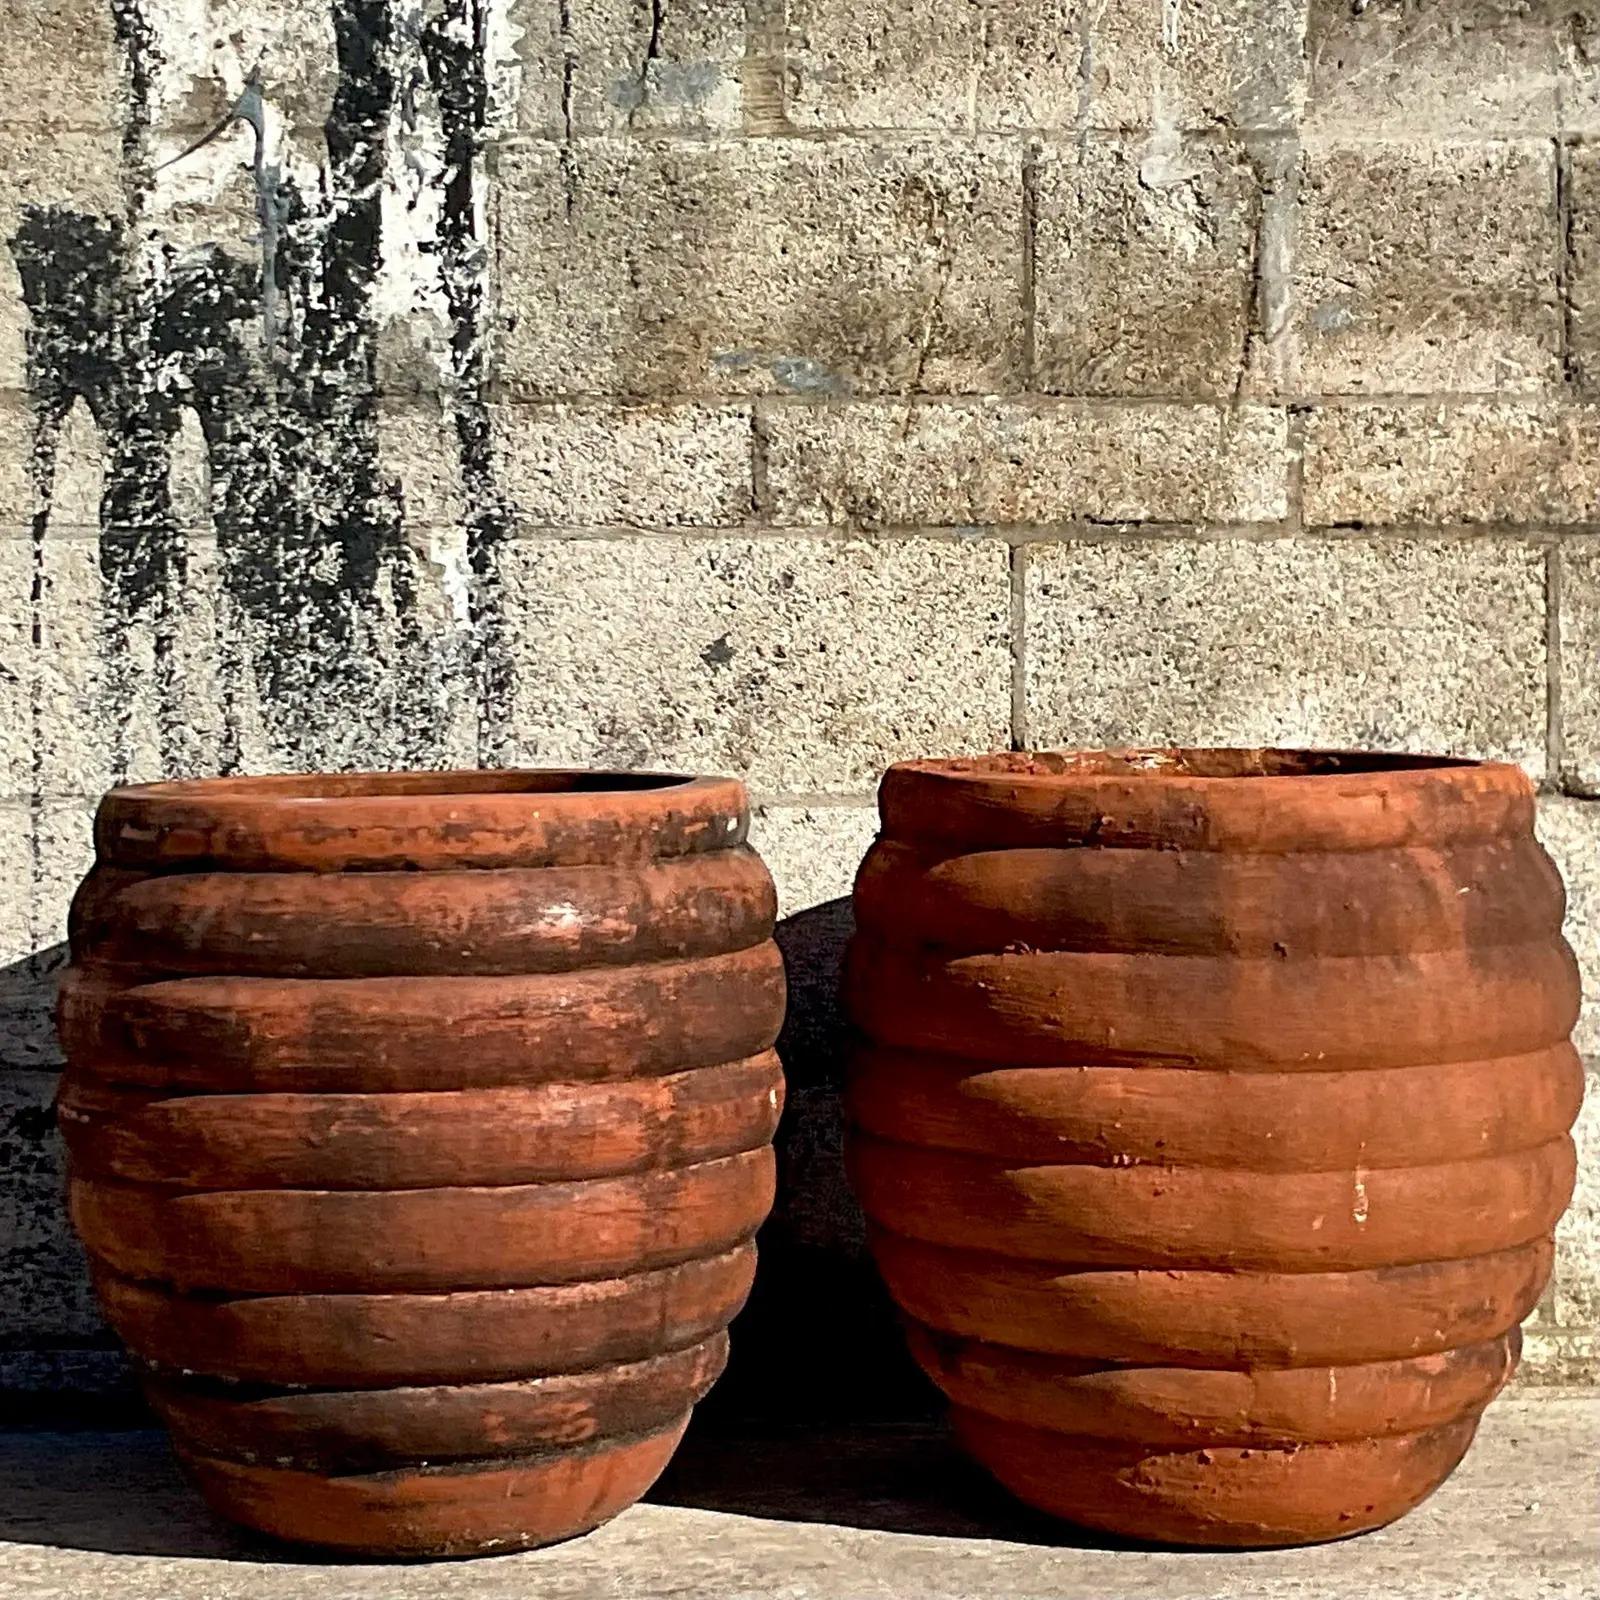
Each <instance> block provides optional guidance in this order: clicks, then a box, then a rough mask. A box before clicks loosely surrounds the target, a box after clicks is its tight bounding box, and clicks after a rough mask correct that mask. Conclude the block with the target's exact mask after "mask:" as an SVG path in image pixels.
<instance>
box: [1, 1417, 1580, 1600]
mask: <svg viewBox="0 0 1600 1600" xmlns="http://www.w3.org/2000/svg"><path fill="white" fill-rule="evenodd" d="M1597 1466H1600V1394H1597V1393H1592V1392H1587V1393H1579V1394H1574V1393H1571V1392H1567V1393H1564V1394H1559V1395H1558V1394H1549V1393H1545V1394H1539V1393H1534V1394H1532V1395H1519V1396H1514V1397H1511V1398H1508V1399H1505V1400H1502V1401H1501V1402H1500V1403H1499V1404H1497V1405H1496V1406H1494V1407H1493V1408H1492V1409H1491V1411H1490V1413H1489V1416H1488V1418H1487V1419H1486V1421H1485V1423H1484V1426H1483V1429H1482V1432H1481V1434H1480V1436H1479V1439H1478V1442H1477V1444H1476V1446H1475V1447H1474V1449H1473V1451H1472V1453H1471V1454H1470V1455H1469V1456H1468V1458H1467V1461H1466V1463H1465V1465H1464V1466H1463V1467H1462V1468H1461V1470H1460V1471H1459V1472H1458V1473H1457V1474H1456V1476H1455V1477H1454V1478H1453V1479H1452V1480H1451V1482H1450V1483H1448V1484H1447V1485H1446V1486H1445V1487H1444V1489H1442V1490H1441V1491H1440V1492H1439V1494H1438V1495H1436V1496H1435V1497H1434V1499H1433V1500H1431V1501H1430V1502H1429V1503H1428V1504H1426V1505H1425V1506H1423V1507H1422V1508H1421V1509H1419V1510H1418V1511H1415V1512H1413V1513H1412V1515H1411V1516H1410V1517H1407V1518H1406V1519H1404V1520H1403V1521H1402V1522H1400V1523H1398V1524H1396V1525H1395V1526H1394V1527H1392V1528H1387V1529H1384V1530H1383V1531H1381V1532H1378V1533H1373V1534H1368V1535H1366V1536H1365V1537H1362V1538H1357V1539H1352V1540H1349V1541H1346V1542H1345V1543H1342V1544H1337V1545H1324V1546H1320V1547H1316V1548H1311V1549H1304V1550H1291V1551H1278V1552H1268V1553H1257V1554H1247V1555H1228V1554H1211V1553H1196V1552H1174V1551H1156V1550H1144V1549H1139V1548H1132V1547H1126V1548H1115V1547H1113V1546H1111V1545H1110V1544H1109V1543H1108V1542H1106V1541H1103V1540H1099V1539H1096V1538H1094V1537H1093V1536H1083V1535H1075V1534H1073V1533H1072V1532H1071V1531H1070V1530H1063V1529H1061V1528H1059V1527H1056V1526H1053V1525H1048V1524H1044V1523H1042V1522H1040V1521H1038V1520H1036V1519H1034V1518H1032V1517H1031V1516H1029V1515H1026V1514H1024V1513H1022V1512H1020V1511H1019V1510H1018V1509H1016V1508H1015V1507H1014V1506H1013V1505H1012V1504H1011V1503H1009V1502H1008V1501H1007V1500H1006V1499H1005V1498H1004V1497H1003V1496H1002V1495H1001V1494H1000V1493H999V1491H998V1490H995V1489H992V1488H991V1487H990V1486H989V1485H988V1484H987V1482H986V1481H985V1480H984V1479H982V1478H981V1477H980V1476H979V1475H978V1474H977V1473H976V1471H975V1470H974V1469H972V1468H970V1467H968V1466H967V1465H966V1464H965V1463H964V1462H962V1461H961V1460H960V1458H959V1457H957V1456H956V1455H955V1454H954V1452H953V1450H952V1448H951V1446H950V1445H949V1443H948V1441H947V1440H946V1439H945V1438H944V1436H943V1435H942V1434H940V1433H938V1432H935V1431H930V1430H927V1429H877V1430H870V1431H865V1432H863V1433H859V1434H844V1433H838V1432H832V1433H826V1434H807V1435H788V1436H783V1437H776V1436H771V1435H768V1436H763V1437H761V1438H749V1437H741V1436H729V1435H727V1434H721V1435H716V1436H712V1435H702V1436H700V1437H698V1438H693V1437H692V1438H691V1440H690V1441H689V1442H688V1443H686V1444H685V1446H684V1449H683V1451H682V1452H680V1455H679V1457H678V1460H677V1461H676V1462H675V1463H674V1464H673V1467H672V1469H671V1470H670V1472H669V1475H668V1477H667V1478H666V1479H664V1480H663V1481H662V1483H661V1484H660V1485H658V1487H657V1489H656V1490H655V1491H654V1492H653V1493H652V1495H651V1497H650V1503H648V1504H646V1505H641V1506H638V1507H635V1508H634V1509H633V1510H632V1511H629V1512H626V1513H624V1515H623V1516H621V1517H619V1518H618V1519H617V1521H615V1522H614V1523H612V1524H611V1525H610V1526H609V1527H606V1528H603V1529H601V1530H600V1531H599V1532H597V1533H594V1534H592V1535H590V1536H589V1537H588V1538H586V1539H580V1540H576V1541H574V1542H573V1543H571V1544H567V1545H564V1546H561V1547H559V1548H556V1549H551V1550H546V1551H540V1552H535V1553H533V1554H531V1555H521V1556H502V1557H497V1558H494V1559H489V1560H482V1561H466V1562H455V1563H448V1564H437V1565H425V1566H403V1567H402V1566H376V1565H362V1564H355V1563H345V1564H327V1563H323V1562H320V1561H318V1560H316V1559H315V1558H313V1557H303V1556H301V1555H299V1554H298V1553H297V1552H294V1551H291V1550H288V1549H286V1548H281V1547H268V1546H266V1545H264V1544H260V1543H256V1542H254V1541H252V1540H249V1539H246V1538H244V1537H242V1536H240V1535H237V1534H235V1533H234V1532H232V1531H231V1530H230V1529H228V1528H227V1527H225V1526H224V1525H223V1524H221V1523H219V1522H217V1521H216V1520H214V1519H213V1518H212V1517H211V1516H210V1515H209V1514H208V1513H207V1512H206V1510H205V1509H204V1507H203V1506H201V1505H200V1503H199V1502H198V1501H197V1500H196V1499H195V1498H194V1497H193V1496H192V1495H191V1494H190V1493H189V1491H188V1490H187V1488H186V1487H185V1486H184V1484H183V1482H182V1481H181V1480H180V1478H179V1477H178V1475H177V1473H176V1471H175V1470H174V1468H173V1465H172V1462H171V1458H170V1457H169V1456H168V1454H167V1452H166V1449H165V1447H164V1445H163V1443H162V1441H161V1438H160V1436H159V1435H156V1434H153V1433H145V1432H125V1433H88V1432H78V1433H44V1432H16V1433H12V1434H9V1435H0V1597H3V1600H14V1597H18V1596H26V1597H28V1600H100V1597H102V1596H104V1597H107V1600H113V1597H114V1600H286V1597H290V1596H293V1597H296V1600H298V1597H301V1596H307V1597H309V1596H315V1597H316V1600H420V1597H424V1596H425V1597H427V1600H533V1597H537V1600H733V1597H736V1596H737V1597H752V1600H756V1597H759V1600H955V1597H958V1596H960V1597H968V1596H970V1597H974V1600H977V1597H982V1600H1023V1597H1027V1600H1044V1597H1047V1596H1048V1597H1051V1600H1074V1597H1079V1596H1081V1597H1083V1600H1121V1597H1130V1600H1131V1597H1134V1596H1137V1597H1139V1600H1220V1597H1224V1596H1227V1597H1230V1600H1257V1597H1269V1596H1270V1597H1274V1600H1313V1597H1321V1596H1340V1597H1352V1600H1354V1597H1365V1596H1371V1597H1373V1600H1378V1597H1382V1600H1397V1597H1417V1600H1478V1597H1483V1600H1489V1597H1491V1596H1492V1597H1493V1600H1523V1597H1526V1600H1535V1597H1537V1600H1594V1597H1595V1596H1596V1595H1597V1594H1600V1511H1597V1506H1596V1479H1597V1473H1596V1468H1597Z"/></svg>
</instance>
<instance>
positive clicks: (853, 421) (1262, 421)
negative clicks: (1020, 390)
mask: <svg viewBox="0 0 1600 1600" xmlns="http://www.w3.org/2000/svg"><path fill="white" fill-rule="evenodd" d="M766 427H767V433H768V436H769V455H768V467H767V471H768V482H769V485H770V487H771V491H772V496H773V502H774V511H773V515H774V517H775V519H776V520H777V521H778V522H781V523H787V524H791V525H806V524H817V523H854V524H859V525H862V526H868V527H870V526H878V525H885V524H887V525H896V524H934V525H940V526H955V527H971V526H981V525H985V524H994V523H999V524H1019V523H1020V524H1051V523H1063V522H1073V521H1079V520H1086V519H1093V520H1096V521H1110V522H1118V521H1127V522H1134V521H1152V522H1197V521H1200V522H1271V521H1276V520H1277V519H1279V518H1281V517H1282V516H1283V515H1284V514H1285V511H1286V507H1287V502H1286V499H1285V495H1286V474H1287V468H1288V450H1287V444H1286V424H1285V418H1284V414H1283V413H1282V412H1281V411H1276V410H1272V409H1270V408H1267V407H1262V406H1244V407H1240V408H1231V407H1230V408H1219V407H1212V406H1200V405H1194V406H1187V405H1159V404H1144V405H1104V406H1101V405H1096V404H1094V403H1089V402H1081V401H1061V402H1047V403H1044V404H1038V405H1029V404H1008V403H1005V402H979V401H973V402H961V403H957V404H932V405H914V406H909V407H908V406H902V405H890V404H877V405H870V404H868V405H852V406H784V407H776V406H775V407H773V408H771V410H770V411H769V412H768V413H767V417H766Z"/></svg>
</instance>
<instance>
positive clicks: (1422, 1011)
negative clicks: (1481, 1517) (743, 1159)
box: [849, 750, 1582, 1546]
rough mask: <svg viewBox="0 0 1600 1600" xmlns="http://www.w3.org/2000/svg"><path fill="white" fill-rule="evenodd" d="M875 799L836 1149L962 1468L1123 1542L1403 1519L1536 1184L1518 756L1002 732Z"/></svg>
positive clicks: (1464, 1421) (1534, 1011) (1544, 860)
mask: <svg viewBox="0 0 1600 1600" xmlns="http://www.w3.org/2000/svg"><path fill="white" fill-rule="evenodd" d="M880 800H881V809H882V818H883V822H882V835H881V837H880V839H879V842H878V843H877V844H876V845H875V846H874V848H873V850H872V852H871V854H870V855H869V856H868V858H867V860H866V862H865V864H864V865H863V868H862V871H861V875H860V878H859V880H858V882H857V885H856V916H857V922H858V926H859V930H860V932H859V935H858V938H857V942H856V944H855V946H854V948H853V950H852V953H851V960H850V978H849V992H850V1007H851V1011H852V1013H853V1017H854V1021H855V1023H856V1025H857V1027H858V1029H859V1030H860V1032H861V1033H862V1034H864V1035H865V1038H866V1043H865V1044H864V1045H863V1047H862V1048H861V1050H860V1052H859V1057H858V1059H857V1060H856V1062H855V1065H854V1072H853V1078H852V1084H851V1090H850V1111H851V1116H852V1120H853V1124H854V1131H853V1142H852V1147H851V1166H852V1172H853V1177H854V1182H855V1184H856V1186H857V1189H858V1191H859V1194H860V1197H861V1201H862V1204H863V1206H864V1208H865V1210H866V1212H867V1216H868V1219H869V1222H870V1225H871V1240H872V1248H873V1251H874V1254H875V1256H876V1259H877V1261H878V1264H879V1267H880V1269H881V1270H882V1272H883V1274H884V1277H885V1278H886V1280H887V1282H888V1285H889V1288H890V1290H891V1292H892V1293H893V1295H894V1297H895V1299H896V1300H897V1301H898V1303H899V1305H900V1307H901V1309H902V1310H903V1312H904V1313H905V1315H906V1318H907V1320H908V1322H909V1326H910V1338H911V1345H912V1349H913V1351H914V1352H915V1354H916V1357H917V1359H918V1360H919V1361H920V1362H921V1364H922V1366H923V1367H924V1368H925V1369H926V1370H927V1372H928V1373H929V1374H930V1375H931V1376H932V1378H933V1379H934V1380H935V1382H936V1383H938V1384H939V1386H940V1387H941V1388H942V1389H943V1390H944V1392H945V1393H946V1394H947V1395H948V1396H949V1398H950V1400H951V1401H952V1403H953V1406H954V1420H955V1425H956V1428H957V1430H958V1433H959V1435H960V1437H961V1439H962V1440H963V1442H964V1443H965V1445H966V1447H967V1448H968V1450H970V1452H971V1453H972V1454H973V1455H974V1456H975V1457H976V1458H977V1459H978V1460H979V1461H980V1462H982V1463H983V1465H984V1466H986V1467H987V1468H988V1469H989V1470H990V1471H991V1472H993V1473H994V1475H995V1476H996V1477H997V1478H999V1479H1000V1481H1001V1482H1002V1483H1004V1484H1005V1485H1006V1486H1007V1487H1008V1488H1010V1489H1011V1490H1012V1491H1013V1492H1014V1493H1016V1494H1017V1495H1018V1496H1020V1497H1021V1498H1022V1499H1023V1500H1026V1501H1028V1502H1030V1503H1031V1504H1033V1505H1035V1506H1037V1507H1040V1508H1042V1509H1044V1510H1046V1511H1049V1512H1052V1513H1055V1514H1057V1515H1059V1516H1062V1517H1066V1518H1070V1519H1072V1520H1074V1521H1077V1522H1081V1523H1086V1524H1089V1525H1091V1526H1094V1527H1098V1528H1102V1529H1108V1530H1111V1531H1113V1532H1116V1533H1118V1534H1123V1535H1128V1536H1133V1537H1139V1538H1147V1539H1155V1540H1161V1541H1175V1542H1181V1543H1196V1544H1215V1545H1241V1546H1243V1545H1275V1544H1292V1543H1300V1542H1304V1541H1311V1540H1319V1539H1332V1538H1337V1537H1339V1536H1341V1535H1343V1534H1348V1533H1354V1532H1357V1531H1359V1530H1361V1529H1365V1528H1372V1527H1376V1526H1378V1525H1379V1524H1381V1523H1385V1522H1388V1521H1389V1520H1391V1519H1392V1518H1394V1517H1397V1516H1399V1515H1400V1514H1401V1513H1403V1512H1404V1511H1406V1510H1408V1509H1409V1508H1410V1507H1412V1506H1414V1505H1416V1504H1417V1503H1418V1501H1420V1500H1422V1499H1423V1498H1424V1497H1425V1496H1426V1495H1427V1494H1429V1493H1430V1492H1431V1491H1432V1490H1433V1489H1434V1488H1436V1487H1437V1486H1438V1485H1439V1483H1441V1482H1442V1481H1443V1479H1444V1478H1445V1477H1446V1476H1447V1475H1448V1474H1449V1472H1450V1471H1451V1469H1452V1468H1453V1467H1454V1466H1455V1465H1456V1463H1457V1462H1458V1461H1459V1460H1460V1459H1461V1457H1462V1455H1463V1453H1464V1452H1465V1451H1466V1448H1467V1446H1468V1444H1469V1442H1470V1441H1471V1439H1472V1435H1473V1431H1474V1429H1475V1428H1476V1426H1477V1422H1478V1417H1479V1414H1480V1413H1481V1412H1482V1410H1483V1408H1484V1406H1485V1405H1486V1404H1487V1403H1488V1402H1489V1400H1490V1399H1491V1398H1492V1397H1493V1396H1494V1394H1495V1393H1496V1391H1497V1390H1499V1388H1500V1387H1501V1385H1502V1384H1503V1383H1504V1382H1505V1380H1506V1378H1507V1377H1508V1375H1509V1374H1510V1372H1511V1371H1512V1369H1513V1367H1514V1365H1515V1362H1516V1358H1517V1351H1518V1324H1519V1322H1520V1321H1521V1319H1522V1318H1523V1317H1524V1316H1526V1315H1527V1313H1528V1312H1529V1311H1530V1310H1532V1308H1533V1306H1534V1303H1535V1301H1536V1300H1537V1299H1538V1297H1539V1294H1540V1291H1541V1290H1542V1288H1543V1287H1544V1284H1545V1281H1546V1278H1547V1276H1548V1273H1549V1270H1550V1256H1551V1240H1550V1234H1551V1229H1552V1227H1553V1225H1554V1223H1555V1221H1556V1219H1557V1217H1558V1216H1559V1215H1560V1214H1561V1211H1562V1210H1563V1208H1564V1207H1565V1205H1566V1204H1567V1201H1568V1199H1569V1197H1570V1194H1571V1188H1572V1180H1573V1147H1572V1141H1571V1139H1570V1138H1569V1137H1568V1134H1567V1130H1568V1128H1569V1127H1570V1126H1571V1123H1572V1121H1573V1118H1574V1115H1575V1113H1576V1111H1577V1107H1578V1102H1579V1097H1580V1094H1581V1088H1582V1080H1581V1072H1580V1066H1579V1062H1578V1058H1577V1056H1576V1055H1575V1053H1574V1051H1573V1049H1572V1046H1571V1045H1570V1044H1569V1042H1568V1033H1569V1032H1570V1030H1571V1028H1572V1025H1573V1023H1574V1021H1575V1019H1576V1016H1577V1008H1578V980H1577V974H1576V970H1575V967H1574V963H1573V958H1572V955H1571V952H1570V951H1569V950H1568V949H1567V947H1566V945H1565V944H1564V943H1563V941H1562V938H1561V918H1562V908H1563V894H1562V887H1561V881H1560V878H1559V876H1558V875H1557V873H1556V871H1555V868H1554V867H1553V866H1552V865H1551V863H1550V861H1549V859H1548V857H1547V856H1546V855H1545V853H1544V851H1543V850H1541V849H1540V847H1539V845H1538V844H1537V843H1536V842H1535V840H1534V837H1533V794H1532V792H1531V790H1530V788H1529V785H1528V782H1527V780H1526V779H1525V778H1524V777H1523V776H1522V774H1521V772H1520V771H1518V770H1517V769H1516V768H1514V767H1509V766H1500V765H1477V764H1473V763H1468V762H1450V761H1443V760H1426V759H1408V758H1404V757H1386V756H1365V755H1332V754H1316V753H1300V752H1291V751H1271V750H1264V751H1261V750H1235V751H1228V750H1217V751H1160V752H1137V753H1123V754H1109V755H1108V754H1083V755H1065V756H1061V755H1037V756H1029V755H1005V756H996V757H992V758H988V759H983V760H969V761H945V762H919V763H909V764H906V765H904V766H899V767H895V768H893V769H891V771H890V772H889V773H888V775H887V776H886V778H885V779H884V783H883V788H882V792H881V797H880Z"/></svg>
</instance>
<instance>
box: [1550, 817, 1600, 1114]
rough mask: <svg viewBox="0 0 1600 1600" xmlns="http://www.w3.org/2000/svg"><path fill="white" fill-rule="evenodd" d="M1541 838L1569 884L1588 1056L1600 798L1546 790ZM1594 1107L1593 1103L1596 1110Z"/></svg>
mask: <svg viewBox="0 0 1600 1600" xmlns="http://www.w3.org/2000/svg"><path fill="white" fill-rule="evenodd" d="M1539 838H1540V840H1541V841H1542V842H1543V844H1544V847H1545V849H1546V850H1548V851H1549V852H1550V854H1551V855H1552V856H1553V857H1554V858H1555V863H1556V865H1557V866H1558V867H1559V868H1560V869H1561V876H1562V879H1563V880H1564V882H1565V883H1566V886H1567V927H1566V933H1567V943H1568V944H1570V945H1571V946H1572V949H1573V953H1574V954H1575V955H1576V956H1577V958H1578V969H1579V971H1580V972H1581V973H1582V976H1583V993H1584V1001H1583V1015H1582V1017H1581V1018H1580V1019H1579V1022H1578V1026H1577V1030H1576V1031H1575V1032H1574V1034H1573V1038H1574V1040H1575V1041H1576V1043H1577V1046H1578V1048H1579V1049H1580V1050H1581V1051H1582V1052H1583V1053H1584V1055H1585V1056H1586V1057H1593V1056H1597V1055H1600V804H1597V803H1595V802H1593V801H1589V800H1573V799H1569V798H1567V797H1566V796H1565V795H1546V796H1543V797H1542V798H1541V799H1540V801H1539ZM1592 1109H1593V1108H1592V1107H1591V1110H1592Z"/></svg>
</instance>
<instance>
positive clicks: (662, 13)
mask: <svg viewBox="0 0 1600 1600" xmlns="http://www.w3.org/2000/svg"><path fill="white" fill-rule="evenodd" d="M547 5H548V0H547ZM548 9H555V10H557V13H558V19H559V18H560V17H561V16H563V15H564V16H565V18H566V23H565V29H564V37H563V38H562V40H561V44H562V52H563V54H564V55H567V56H570V57H571V58H572V59H573V61H574V64H575V65H574V71H573V74H572V79H571V88H570V91H569V93H568V101H567V103H568V105H569V106H570V112H571V117H572V124H573V127H574V128H575V129H577V130H578V131H580V132H584V133H639V134H644V133H678V132H708V133H718V132H728V131H730V130H734V129H737V128H739V127H740V126H741V125H742V120H743V118H742V96H741V83H742V68H743V58H744V14H743V11H744V8H743V7H742V6H740V5H729V4H727V3H726V0H671V3H667V0H652V3H642V0H566V4H565V5H564V6H562V7H548ZM560 27H561V23H560V21H559V20H558V29H560ZM534 59H535V61H536V62H537V61H538V60H540V59H542V56H541V55H538V54H536V55H535V58H534ZM550 131H552V132H553V131H555V130H554V129H551V130H550Z"/></svg>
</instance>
